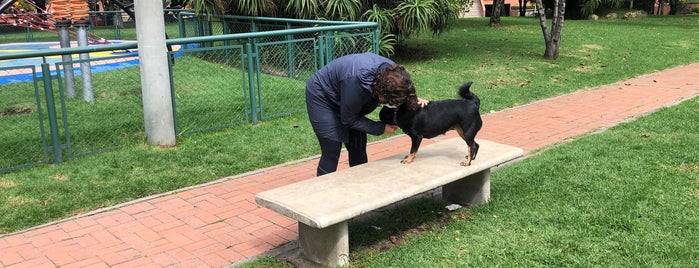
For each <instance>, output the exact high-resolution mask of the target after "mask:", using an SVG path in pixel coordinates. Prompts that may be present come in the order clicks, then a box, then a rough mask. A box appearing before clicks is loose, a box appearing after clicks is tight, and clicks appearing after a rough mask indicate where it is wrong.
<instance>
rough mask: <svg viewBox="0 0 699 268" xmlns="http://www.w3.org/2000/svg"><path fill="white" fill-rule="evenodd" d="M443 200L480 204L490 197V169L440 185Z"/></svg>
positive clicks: (463, 203) (464, 203) (462, 203)
mask: <svg viewBox="0 0 699 268" xmlns="http://www.w3.org/2000/svg"><path fill="white" fill-rule="evenodd" d="M442 198H444V200H446V201H449V202H452V203H456V204H461V205H480V204H484V203H486V202H488V200H489V199H490V169H486V170H483V171H481V172H478V173H476V174H473V175H471V176H468V177H466V178H463V179H460V180H457V181H454V182H451V183H448V184H446V185H444V186H442Z"/></svg>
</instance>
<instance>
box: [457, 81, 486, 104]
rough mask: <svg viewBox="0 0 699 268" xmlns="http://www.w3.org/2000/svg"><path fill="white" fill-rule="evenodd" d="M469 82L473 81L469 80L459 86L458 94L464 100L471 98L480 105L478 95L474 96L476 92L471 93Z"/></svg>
mask: <svg viewBox="0 0 699 268" xmlns="http://www.w3.org/2000/svg"><path fill="white" fill-rule="evenodd" d="M471 84H473V82H471V81H469V82H466V83H464V84H463V85H461V87H460V88H459V96H461V97H462V98H464V99H466V100H473V102H475V103H476V105H477V106H479V107H480V106H481V100H480V99H479V98H478V96H476V94H473V92H471V90H470V88H471Z"/></svg>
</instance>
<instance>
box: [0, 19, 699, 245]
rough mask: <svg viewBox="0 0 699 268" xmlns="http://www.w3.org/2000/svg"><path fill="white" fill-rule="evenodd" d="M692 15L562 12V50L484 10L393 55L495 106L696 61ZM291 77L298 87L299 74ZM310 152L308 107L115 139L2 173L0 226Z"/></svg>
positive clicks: (438, 88)
mask: <svg viewBox="0 0 699 268" xmlns="http://www.w3.org/2000/svg"><path fill="white" fill-rule="evenodd" d="M698 18H699V17H697V16H686V17H674V16H673V17H649V18H646V19H640V20H634V21H626V20H614V21H612V20H609V21H606V20H602V21H596V22H595V21H566V24H565V27H564V32H563V42H562V47H561V57H560V58H559V59H558V60H555V61H549V60H544V59H543V58H542V55H543V50H544V46H543V37H542V35H541V29H540V28H539V25H538V21H536V20H534V19H530V18H503V26H502V27H499V28H491V27H488V26H487V19H467V20H461V21H459V22H458V23H457V24H456V25H454V27H453V28H452V29H451V30H449V31H447V32H445V33H444V34H443V35H441V36H438V37H432V36H429V35H426V36H419V37H417V38H416V39H413V40H410V41H409V42H408V44H409V46H408V48H407V49H403V53H402V54H400V55H397V56H396V57H394V60H396V61H397V62H399V63H402V64H405V65H406V67H407V68H408V70H409V71H410V72H411V73H412V74H413V80H414V81H415V82H416V84H417V89H418V94H419V95H420V96H421V97H423V98H427V99H441V98H452V97H455V96H456V88H457V87H458V86H459V85H460V84H461V83H462V82H464V81H468V80H471V81H474V86H473V87H472V89H473V90H474V92H476V93H477V94H478V95H479V97H480V98H481V100H482V111H484V112H488V111H491V110H492V111H497V110H501V109H504V108H508V107H513V106H516V105H521V104H525V103H529V102H532V101H535V100H539V99H543V98H547V97H551V96H556V95H560V94H565V93H569V92H573V91H576V90H580V89H585V88H589V87H595V86H599V85H603V84H608V83H612V82H615V81H619V80H622V79H625V78H629V77H633V76H637V75H641V74H645V73H650V72H653V71H655V70H662V69H667V68H669V67H673V66H678V65H683V64H687V63H692V62H697V61H699V43H698V42H696V36H697V34H699V23H698V22H697V19H698ZM202 66H205V65H204V64H201V65H199V64H196V63H195V64H192V65H176V68H183V69H182V70H176V71H177V72H185V73H188V72H187V67H189V68H192V70H191V71H192V72H191V73H194V69H195V68H200V67H202ZM207 66H208V65H207ZM218 68H219V70H220V71H219V72H206V73H201V74H200V75H199V76H196V77H195V78H193V79H190V80H191V81H189V83H188V84H186V86H188V87H192V88H193V89H200V88H201V87H203V86H199V87H198V86H197V83H201V81H211V82H210V83H206V85H205V86H207V87H208V86H212V85H216V84H219V83H220V84H226V81H225V80H221V79H227V78H221V74H227V73H231V72H234V71H235V70H233V69H226V68H225V67H218ZM207 74H208V75H210V77H205V76H204V75H207ZM176 79H177V78H176ZM211 79H213V80H211ZM289 85H293V86H297V85H298V87H300V88H299V90H303V89H302V86H303V83H302V82H300V83H299V82H298V81H296V80H294V82H293V83H289ZM118 86H119V85H118V84H115V85H114V87H115V88H116V87H118ZM114 91H115V92H116V91H117V90H116V89H114ZM191 93H195V92H191ZM105 94H107V96H120V95H119V94H113V95H112V94H110V93H109V92H107V93H105ZM125 95H127V96H130V95H129V94H125ZM2 101H5V99H4V98H3V99H0V103H2ZM127 101H129V100H127ZM130 101H131V102H133V100H130ZM299 103H302V102H299ZM202 105H204V104H202ZM192 108H196V107H192ZM192 111H193V112H192V113H195V112H196V110H192ZM137 118H138V117H137ZM0 120H5V118H3V117H0ZM101 120H111V118H109V117H106V118H102V119H101ZM95 121H97V122H99V120H97V119H95ZM193 123H196V121H193ZM136 124H137V125H138V124H139V123H138V122H136ZM186 130H187V129H183V130H182V131H186ZM378 138H383V137H378ZM375 139H376V138H375ZM600 147H605V148H606V147H607V146H600ZM318 153H319V149H318V148H317V144H316V140H315V137H314V134H313V132H312V130H311V128H310V124H309V123H308V119H307V117H306V115H305V114H304V113H298V114H293V115H290V116H286V117H282V118H279V119H274V120H269V121H264V122H262V123H260V124H257V125H249V124H241V125H235V126H232V127H230V128H226V129H221V130H217V131H211V132H204V133H199V134H196V135H180V136H178V144H177V146H176V147H174V148H169V149H161V148H157V147H149V146H144V145H142V141H141V142H138V143H136V144H135V145H134V144H130V143H127V144H126V145H125V146H123V147H122V148H121V149H119V150H114V151H107V152H102V153H99V154H93V155H89V156H85V157H82V158H78V159H71V160H70V161H67V162H65V163H63V164H61V165H45V166H38V167H34V168H30V169H24V170H18V171H13V172H10V173H4V174H0V233H7V232H13V231H17V230H21V229H24V228H28V227H31V226H35V225H38V224H42V223H46V222H49V221H52V220H56V219H60V218H65V217H68V216H72V215H78V214H80V213H84V212H87V211H91V210H94V209H96V208H100V207H106V206H111V205H115V204H119V203H122V202H125V201H129V200H133V199H135V198H139V197H144V196H148V195H152V194H156V193H162V192H166V191H170V190H175V189H179V188H182V187H186V186H191V185H196V184H201V183H205V182H209V181H212V180H215V179H217V178H221V177H224V176H230V175H234V174H240V173H244V172H247V171H251V170H255V169H259V168H263V167H269V166H273V165H277V164H280V163H284V162H287V161H291V160H296V159H300V158H304V157H308V156H312V155H317V154H318ZM641 153H643V152H641ZM554 171H556V172H558V171H557V170H556V169H554ZM561 172H563V171H561Z"/></svg>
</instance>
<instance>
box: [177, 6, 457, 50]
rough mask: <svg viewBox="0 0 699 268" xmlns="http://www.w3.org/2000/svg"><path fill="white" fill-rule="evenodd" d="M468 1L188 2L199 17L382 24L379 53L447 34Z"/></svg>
mask: <svg viewBox="0 0 699 268" xmlns="http://www.w3.org/2000/svg"><path fill="white" fill-rule="evenodd" d="M466 1H467V0H377V1H369V0H239V1H225V0H188V3H189V4H190V6H192V7H194V9H195V10H196V12H198V13H200V14H212V13H213V14H234V15H246V16H275V17H285V18H298V19H323V20H354V21H359V20H364V21H374V22H377V23H379V25H380V26H379V27H380V30H381V33H380V35H381V36H380V42H381V43H380V44H379V47H380V48H383V49H382V50H381V51H380V53H381V54H384V55H390V54H391V53H392V51H393V46H394V44H397V45H399V44H402V43H403V42H404V41H405V40H406V39H407V38H409V37H410V36H413V35H418V34H420V33H424V32H431V33H432V34H434V35H438V34H440V33H441V32H442V31H444V30H446V29H447V28H448V27H449V26H450V25H451V24H453V22H454V21H456V19H458V16H459V12H460V11H461V8H462V7H463V5H464V4H465V2H466Z"/></svg>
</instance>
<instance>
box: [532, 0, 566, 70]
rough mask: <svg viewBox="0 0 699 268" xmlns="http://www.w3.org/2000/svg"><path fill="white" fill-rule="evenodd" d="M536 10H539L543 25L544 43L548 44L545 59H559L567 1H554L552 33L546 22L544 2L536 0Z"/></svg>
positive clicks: (540, 20)
mask: <svg viewBox="0 0 699 268" xmlns="http://www.w3.org/2000/svg"><path fill="white" fill-rule="evenodd" d="M536 8H537V10H539V22H540V24H541V31H542V32H543V33H544V41H545V43H546V50H545V51H544V58H546V59H556V58H558V49H559V47H560V45H561V31H563V19H564V15H565V9H566V1H565V0H555V1H554V3H553V14H552V18H551V30H550V31H549V29H548V25H547V22H546V7H545V6H544V4H543V0H536Z"/></svg>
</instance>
